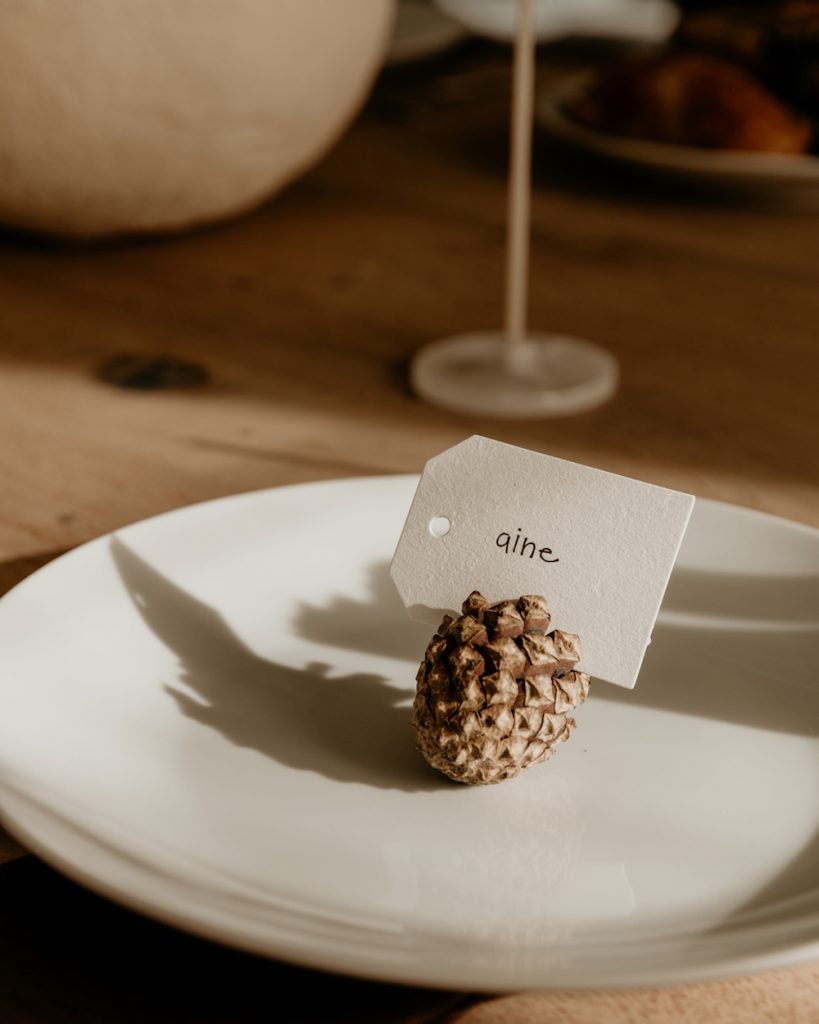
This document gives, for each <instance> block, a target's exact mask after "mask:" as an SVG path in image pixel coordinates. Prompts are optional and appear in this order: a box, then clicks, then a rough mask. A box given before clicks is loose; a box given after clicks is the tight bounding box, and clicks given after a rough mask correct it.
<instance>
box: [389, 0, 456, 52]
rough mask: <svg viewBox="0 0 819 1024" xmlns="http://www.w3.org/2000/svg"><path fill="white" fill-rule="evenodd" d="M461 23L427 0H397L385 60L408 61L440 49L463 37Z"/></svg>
mask: <svg viewBox="0 0 819 1024" xmlns="http://www.w3.org/2000/svg"><path fill="white" fill-rule="evenodd" d="M467 35H468V33H467V31H466V29H464V28H463V26H462V25H461V24H460V23H459V22H457V21H453V20H452V18H450V17H448V16H447V15H446V14H444V13H443V11H440V10H438V8H437V7H433V6H432V2H431V0H401V2H400V3H399V5H398V10H397V13H396V18H395V28H394V30H393V37H392V42H391V43H390V47H389V50H388V52H387V63H388V64H393V65H394V64H408V63H409V62H411V61H414V60H422V59H424V58H425V57H432V56H434V55H435V54H438V53H443V52H444V51H445V50H448V49H449V48H450V47H451V46H454V45H455V44H456V43H459V42H460V41H461V40H462V39H465V38H466V37H467Z"/></svg>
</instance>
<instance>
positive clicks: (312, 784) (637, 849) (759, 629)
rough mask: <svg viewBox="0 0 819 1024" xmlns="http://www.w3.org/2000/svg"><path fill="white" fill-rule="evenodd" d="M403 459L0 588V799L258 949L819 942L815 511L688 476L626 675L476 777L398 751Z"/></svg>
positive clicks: (772, 946)
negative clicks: (743, 497) (556, 736)
mask: <svg viewBox="0 0 819 1024" xmlns="http://www.w3.org/2000/svg"><path fill="white" fill-rule="evenodd" d="M415 484H416V480H415V479H414V478H411V477H383V478H372V479H359V480H348V481H339V482H335V483H323V484H315V485H308V486H301V487H293V488H283V489H279V490H272V491H266V492H260V493H255V494H248V495H243V496H239V497H235V498H227V499H224V500H221V501H216V502H211V503H208V504H204V505H198V506H194V507H192V508H188V509H183V510H181V511H177V512H173V513H170V514H168V515H164V516H160V517H159V518H156V519H152V520H149V521H147V522H143V523H139V524H137V525H135V526H132V527H129V528H127V529H124V530H121V531H120V532H119V533H117V534H116V535H115V536H113V537H103V538H102V539H100V540H97V541H94V542H93V543H91V544H88V545H86V546H85V547H82V548H79V549H77V550H75V551H73V552H71V553H70V554H68V555H66V556H65V557H63V558H61V559H59V560H58V561H56V562H54V563H52V564H50V565H48V566H47V567H46V568H44V569H42V570H41V571H40V572H38V573H36V574H35V575H34V576H32V577H30V578H29V579H28V580H26V581H24V582H23V583H22V584H21V585H20V586H19V587H17V588H16V589H15V590H14V591H12V592H11V593H10V594H8V595H7V596H6V597H5V598H4V599H3V600H2V602H0V808H1V809H2V816H3V820H4V822H5V823H6V824H7V825H8V827H9V828H10V829H11V830H12V831H13V832H14V833H16V834H17V835H18V836H19V837H21V838H22V839H23V841H24V842H26V843H28V844H29V845H30V847H31V848H33V849H34V850H35V851H37V852H38V853H40V854H41V855H42V856H43V857H44V858H45V859H46V860H48V861H50V862H51V863H52V864H54V865H55V866H57V867H58V868H60V869H62V870H63V871H65V872H66V873H67V874H69V875H70V876H72V877H74V878H76V879H78V880H80V881H81V882H84V883H85V884H87V885H88V886H89V887H91V888H93V889H96V890H98V891H99V892H102V893H103V894H106V895H108V896H110V897H113V898H114V899H116V900H118V901H120V902H122V903H124V904H127V905H129V906H131V907H135V908H137V909H139V910H142V911H145V912H147V913H149V914H151V915H154V916H156V917H157V918H160V919H162V920H165V921H168V922H171V923H173V924H176V925H179V926H181V927H183V928H187V929H189V930H191V931H193V932H196V933H199V934H202V935H205V936H210V937H213V938H215V939H218V940H221V941H223V942H226V943H230V944H233V945H236V946H239V947H242V948H245V949H249V950H254V951H256V952H259V953H263V954H269V955H271V956H276V957H283V958H287V959H290V960H294V961H298V962H302V963H304V964H309V965H315V966H318V967H324V968H329V969H333V970H338V971H343V972H350V973H354V974H359V975H364V976H369V977H373V978H386V979H391V980H394V981H404V982H413V983H421V984H431V985H439V986H451V987H460V988H468V989H480V990H488V989H496V990H503V989H518V988H526V987H541V986H554V985H560V986H580V987H585V986H593V985H623V984H631V983H636V982H667V981H671V980H680V979H691V978H701V977H705V976H713V975H721V974H726V973H730V972H735V971H743V970H747V969H751V968H758V967H763V966H773V965H777V964H787V963H792V962H795V961H798V960H802V959H805V958H808V957H814V956H819V832H818V831H817V829H818V827H819V771H818V770H817V769H818V768H819V736H818V735H817V722H819V691H818V690H817V680H816V676H817V674H816V668H817V660H818V659H817V639H819V631H818V630H817V621H816V613H817V608H819V534H817V531H814V530H811V529H808V528H807V527H800V526H797V525H795V524H793V523H789V522H785V521H782V520H777V519H774V518H771V517H767V516H763V515H760V514H756V513H753V512H749V511H744V510H741V509H737V508H732V507H729V506H724V505H718V504H713V503H709V502H704V501H703V502H699V503H698V504H697V507H696V511H695V515H694V518H693V520H692V523H691V526H690V530H689V533H688V535H687V538H686V540H685V543H684V546H683V550H682V554H681V556H680V560H679V565H678V567H677V569H676V570H675V573H674V576H673V579H672V583H671V586H670V590H669V593H668V597H667V600H666V602H665V605H664V611H663V614H662V618H661V620H660V622H659V624H658V626H657V628H656V630H655V635H654V642H653V644H652V646H651V648H650V650H649V652H648V656H647V659H646V662H645V666H644V669H643V672H642V675H641V678H640V681H639V684H638V687H637V689H636V690H635V691H633V692H626V691H621V690H617V689H615V688H613V687H609V686H605V685H603V684H599V685H596V686H595V687H594V688H593V691H592V697H591V699H590V701H589V702H588V703H587V704H586V705H585V706H584V707H583V708H581V709H580V710H579V712H578V714H577V718H578V730H577V732H576V733H575V735H574V737H573V739H572V741H571V742H570V743H569V744H568V745H567V746H565V747H564V748H562V749H561V750H560V752H559V753H558V754H557V756H556V757H555V758H554V759H553V760H552V761H550V762H549V763H547V764H545V765H542V766H539V767H537V768H535V769H532V770H530V771H529V772H528V773H526V774H525V775H523V776H521V777H520V778H518V779H516V780H514V781H511V782H506V783H503V784H501V785H499V786H494V787H487V788H476V789H469V788H464V787H459V786H458V785H456V784H452V783H448V782H447V781H446V780H445V779H444V778H443V777H440V776H438V775H436V774H435V773H433V772H432V771H431V770H430V769H428V768H427V767H426V765H425V764H424V763H423V762H422V761H421V759H420V757H419V756H418V755H417V754H416V752H415V750H414V749H413V742H412V736H411V730H410V726H409V707H408V705H409V702H410V700H411V696H412V692H413V689H414V682H413V680H414V674H415V669H416V663H417V661H418V659H419V658H420V656H421V653H422V650H423V647H424V644H425V641H426V639H427V635H428V633H427V630H426V629H425V628H424V627H420V626H418V625H414V624H412V623H411V622H410V621H409V620H408V619H407V618H406V617H405V615H404V613H403V609H402V608H401V607H400V606H399V603H398V601H397V598H396V597H395V595H394V593H393V590H392V586H391V584H390V582H389V579H388V576H387V563H388V561H389V559H390V557H391V554H392V551H393V548H394V545H395V543H396V541H397V538H398V535H399V533H400V529H401V526H402V524H403V521H404V517H405V514H406V512H407V510H408V507H409V504H410V500H411V497H412V495H413V492H414V488H415Z"/></svg>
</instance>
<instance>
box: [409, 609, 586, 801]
mask: <svg viewBox="0 0 819 1024" xmlns="http://www.w3.org/2000/svg"><path fill="white" fill-rule="evenodd" d="M462 612H463V614H462V615H461V616H460V618H457V619H456V618H453V617H452V616H451V615H445V616H444V620H443V622H442V623H441V625H440V626H439V627H438V631H437V633H436V634H435V636H434V637H433V638H432V639H431V640H430V642H429V644H428V646H427V650H426V653H425V655H424V660H423V662H422V663H421V667H420V668H419V669H418V675H417V677H416V683H417V691H416V695H415V703H414V705H413V709H412V724H413V727H414V728H415V742H416V746H417V747H418V749H419V750H420V751H421V753H422V754H423V755H424V757H425V758H426V759H427V761H428V762H429V763H430V764H431V765H432V767H433V768H437V769H438V770H439V771H441V772H443V773H444V775H448V776H449V777H450V778H451V779H454V780H455V781H457V782H465V783H469V784H472V785H486V784H487V783H490V782H501V781H502V780H503V779H511V778H513V777H514V776H515V775H519V774H520V773H521V772H522V771H523V770H524V769H525V768H528V767H530V766H531V765H533V764H539V763H540V762H541V761H545V760H546V759H547V758H548V757H551V755H552V753H553V751H554V748H555V747H556V746H557V744H558V743H562V742H563V741H564V740H567V739H568V738H569V736H570V735H571V732H572V730H573V729H574V726H575V722H574V719H573V718H569V717H568V714H567V712H569V711H571V710H572V709H573V708H576V707H577V706H578V705H579V704H582V703H583V701H584V700H585V699H586V697H587V696H588V693H589V677H588V676H587V675H585V673H583V672H575V671H574V666H575V665H576V664H577V662H578V661H579V660H580V638H579V637H578V636H576V635H575V634H574V633H562V632H561V631H560V630H559V629H555V630H552V632H551V633H549V632H547V630H548V629H549V626H550V624H551V615H550V614H549V611H548V608H547V605H546V601H545V599H544V598H543V597H540V596H537V595H534V596H526V597H519V598H518V599H517V601H500V602H499V603H498V604H493V605H490V604H489V602H488V601H487V600H486V598H485V597H483V595H482V594H479V593H478V592H477V591H473V593H471V594H470V595H469V597H468V598H467V599H466V601H464V604H463V608H462Z"/></svg>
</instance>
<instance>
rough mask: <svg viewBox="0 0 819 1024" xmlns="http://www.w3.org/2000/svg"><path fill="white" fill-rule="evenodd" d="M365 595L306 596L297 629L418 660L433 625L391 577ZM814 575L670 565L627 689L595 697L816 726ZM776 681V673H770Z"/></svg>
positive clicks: (374, 574)
mask: <svg viewBox="0 0 819 1024" xmlns="http://www.w3.org/2000/svg"><path fill="white" fill-rule="evenodd" d="M368 580H369V588H370V592H371V596H370V597H369V598H368V599H367V600H365V601H357V600H354V599H351V598H348V597H338V598H336V599H335V600H334V601H333V602H332V603H331V604H329V605H327V606H325V607H323V608H320V607H314V606H304V607H303V608H302V609H301V610H300V611H299V612H298V613H297V617H296V622H295V629H296V631H297V632H298V633H299V635H300V636H302V637H304V638H305V639H308V640H311V641H313V642H314V643H320V644H327V645H328V646H335V647H343V648H346V649H350V650H356V651H361V652H365V653H368V654H376V655H387V656H390V657H395V658H403V659H405V660H408V661H411V662H413V663H417V662H418V661H420V658H421V656H422V655H423V651H424V646H425V643H426V640H427V639H428V638H429V636H430V635H431V633H432V627H430V626H426V625H423V624H419V623H415V622H411V621H409V620H408V619H407V618H406V612H405V611H404V609H403V606H402V605H401V602H400V600H399V598H398V596H397V594H396V592H395V588H394V586H393V584H392V581H391V580H390V578H389V565H388V563H387V562H379V563H376V564H375V565H373V566H372V567H371V569H370V571H369V577H368ZM817 608H819V578H817V577H813V576H804V577H797V578H793V577H772V576H745V575H737V574H732V573H712V572H702V571H695V570H692V569H686V568H685V567H682V566H680V567H678V568H677V569H675V570H674V573H673V575H672V577H671V581H670V583H669V587H668V591H667V593H666V599H665V601H664V602H663V611H662V614H661V617H660V620H659V621H658V623H657V626H656V627H655V630H654V636H653V640H652V643H651V646H650V647H649V649H648V651H647V653H646V659H645V662H644V664H643V669H642V671H641V673H640V680H639V682H638V685H637V687H636V688H635V689H634V690H623V689H620V688H619V687H616V686H609V685H606V684H601V683H598V684H597V685H596V686H595V687H594V689H593V694H594V699H595V700H606V701H613V702H618V703H622V704H631V705H632V706H642V707H651V708H657V709H661V710H665V711H674V712H678V713H682V714H688V715H692V716H694V717H697V718H706V719H714V720H718V721H725V722H734V723H736V724H741V725H749V726H753V727H756V728H762V729H770V730H774V731H778V732H787V733H793V734H794V735H801V736H819V679H817V672H816V666H817V664H819V620H818V619H817V613H816V609H817ZM772 681H774V682H772Z"/></svg>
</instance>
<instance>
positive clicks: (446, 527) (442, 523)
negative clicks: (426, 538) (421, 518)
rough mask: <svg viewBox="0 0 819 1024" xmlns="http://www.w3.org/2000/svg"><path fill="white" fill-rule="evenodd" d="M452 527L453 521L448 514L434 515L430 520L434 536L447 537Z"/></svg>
mask: <svg viewBox="0 0 819 1024" xmlns="http://www.w3.org/2000/svg"><path fill="white" fill-rule="evenodd" d="M451 529H452V522H451V521H450V520H449V518H448V517H447V516H433V517H432V519H430V521H429V532H430V533H431V534H432V536H433V537H439V538H440V537H446V535H447V534H448V533H449V531H450V530H451Z"/></svg>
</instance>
